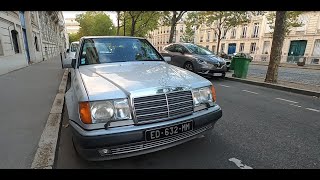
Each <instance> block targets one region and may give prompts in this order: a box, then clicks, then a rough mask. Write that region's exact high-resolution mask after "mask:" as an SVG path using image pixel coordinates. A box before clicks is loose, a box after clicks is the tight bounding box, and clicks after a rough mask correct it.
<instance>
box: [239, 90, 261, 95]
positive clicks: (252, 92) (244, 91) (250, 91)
mask: <svg viewBox="0 0 320 180" xmlns="http://www.w3.org/2000/svg"><path fill="white" fill-rule="evenodd" d="M242 91H244V92H247V93H251V94H259V93H256V92H252V91H248V90H242Z"/></svg>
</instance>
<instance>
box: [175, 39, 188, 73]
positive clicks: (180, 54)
mask: <svg viewBox="0 0 320 180" xmlns="http://www.w3.org/2000/svg"><path fill="white" fill-rule="evenodd" d="M174 51H175V56H174V60H175V64H176V66H179V67H182V68H183V66H184V64H185V63H186V62H187V59H188V57H187V56H186V54H187V53H188V50H187V49H186V48H185V47H184V46H182V45H180V44H176V46H175V47H174Z"/></svg>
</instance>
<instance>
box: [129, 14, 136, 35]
mask: <svg viewBox="0 0 320 180" xmlns="http://www.w3.org/2000/svg"><path fill="white" fill-rule="evenodd" d="M135 26H136V22H135V20H134V17H133V18H131V32H130V36H134V31H135Z"/></svg>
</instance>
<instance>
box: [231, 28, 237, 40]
mask: <svg viewBox="0 0 320 180" xmlns="http://www.w3.org/2000/svg"><path fill="white" fill-rule="evenodd" d="M235 38H236V28H233V29H232V31H231V36H230V39H235Z"/></svg>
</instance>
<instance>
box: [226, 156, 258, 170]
mask: <svg viewBox="0 0 320 180" xmlns="http://www.w3.org/2000/svg"><path fill="white" fill-rule="evenodd" d="M229 161H231V162H234V163H235V164H236V166H238V167H239V168H240V169H253V168H252V167H250V166H247V165H245V164H242V162H241V160H239V159H237V158H230V159H229Z"/></svg>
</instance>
